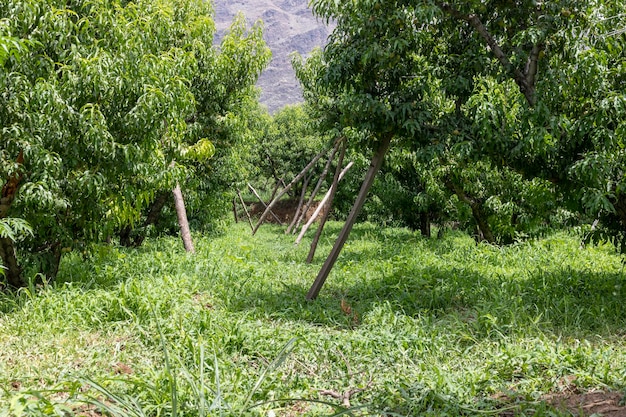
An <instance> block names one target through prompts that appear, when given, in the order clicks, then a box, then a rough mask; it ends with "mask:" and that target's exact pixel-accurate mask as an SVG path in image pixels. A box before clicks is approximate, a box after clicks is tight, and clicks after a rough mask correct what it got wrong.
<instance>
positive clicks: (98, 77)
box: [0, 0, 269, 272]
mask: <svg viewBox="0 0 626 417" xmlns="http://www.w3.org/2000/svg"><path fill="white" fill-rule="evenodd" d="M211 12H212V10H211V7H210V5H209V3H208V2H205V1H202V0H157V1H153V0H138V1H134V2H127V1H115V0H89V1H83V0H76V1H71V2H66V1H60V0H8V1H4V2H2V4H0V50H1V51H2V52H0V58H1V60H0V64H2V66H0V129H1V130H0V183H2V184H9V183H10V182H11V180H17V181H13V182H14V183H16V184H17V186H18V187H19V189H18V190H17V191H16V192H15V190H13V191H14V192H13V196H14V197H15V200H13V199H10V200H11V201H9V199H5V200H3V201H2V204H3V206H2V210H0V214H1V217H4V216H5V215H10V216H12V217H18V218H22V219H24V220H26V221H28V223H29V224H31V225H32V226H33V228H34V238H32V239H29V240H28V241H27V242H26V245H25V246H24V248H25V249H27V251H29V252H31V253H35V252H42V253H54V254H55V255H56V254H58V253H59V250H60V249H61V248H62V247H69V246H72V245H75V244H76V242H78V241H80V242H88V241H91V240H97V239H101V238H104V237H106V236H108V235H109V234H110V233H111V231H112V230H114V229H115V228H117V227H119V226H121V225H125V224H129V223H133V222H136V221H137V220H138V219H139V216H140V214H141V212H142V209H143V208H145V207H147V206H148V205H149V203H150V202H151V200H152V199H153V198H154V195H155V193H156V192H158V191H159V190H163V189H171V187H172V186H173V184H175V183H176V182H177V181H182V180H184V178H185V177H186V175H189V174H191V173H192V172H193V171H191V170H190V169H191V168H192V167H193V166H194V164H205V165H206V161H207V160H208V159H209V158H211V156H212V155H213V153H214V152H215V147H214V144H213V142H215V136H213V137H210V136H209V133H210V132H209V131H208V130H209V129H210V127H211V126H216V124H218V122H219V121H220V120H221V118H223V117H225V116H227V115H228V112H229V111H232V108H234V107H236V105H235V104H233V103H238V102H239V101H241V100H243V99H244V98H245V97H246V95H249V94H250V88H251V85H252V84H253V83H254V81H255V80H256V77H258V73H259V72H260V71H261V69H262V68H263V67H264V66H265V65H266V63H267V60H268V58H269V51H268V49H267V47H265V45H264V43H263V42H262V40H261V39H260V31H261V28H260V26H258V27H256V28H255V29H254V30H253V31H252V33H251V34H248V33H246V30H245V24H244V23H243V19H242V18H239V20H238V21H236V23H235V24H234V26H233V28H232V30H231V33H230V34H229V35H228V36H226V38H225V39H224V41H223V42H222V45H221V49H220V48H216V47H214V46H213V36H214V24H213V20H212V18H211ZM220 52H221V53H220ZM211 121H212V122H213V123H209V122H211ZM21 159H23V161H22V160H21ZM17 161H20V163H17ZM174 161H176V163H174ZM3 192H4V190H3ZM3 197H4V196H3ZM9 252H10V251H9ZM0 253H3V254H5V253H6V251H4V252H0ZM3 261H5V263H6V259H5V257H4V256H3ZM41 269H42V270H46V266H45V265H43V266H42V268H41ZM48 272H49V271H48ZM52 272H54V271H52Z"/></svg>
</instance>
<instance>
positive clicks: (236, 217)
mask: <svg viewBox="0 0 626 417" xmlns="http://www.w3.org/2000/svg"><path fill="white" fill-rule="evenodd" d="M233 215H234V216H235V223H239V216H238V215H237V197H233Z"/></svg>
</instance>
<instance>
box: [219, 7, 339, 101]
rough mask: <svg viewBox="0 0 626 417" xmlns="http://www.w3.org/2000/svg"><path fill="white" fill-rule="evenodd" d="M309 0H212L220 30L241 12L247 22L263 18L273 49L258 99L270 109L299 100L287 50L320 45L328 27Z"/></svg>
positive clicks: (323, 41) (309, 48) (299, 91)
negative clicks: (317, 15)
mask: <svg viewBox="0 0 626 417" xmlns="http://www.w3.org/2000/svg"><path fill="white" fill-rule="evenodd" d="M307 3H308V0H248V1H245V0H234V1H232V0H214V8H215V24H216V27H217V31H218V36H219V34H223V33H224V31H225V30H227V29H228V27H229V25H230V23H231V22H232V20H233V17H234V16H235V15H236V14H237V13H238V12H242V13H243V14H244V15H245V17H246V19H247V20H248V22H249V23H250V24H252V23H254V22H256V21H257V20H258V19H261V20H263V22H264V26H265V30H264V38H265V41H266V42H267V44H268V46H269V47H270V48H271V50H272V61H271V63H270V65H269V67H268V68H267V69H266V70H265V72H264V73H263V74H262V75H261V78H260V79H259V83H258V85H259V87H260V88H261V90H262V93H261V103H263V104H265V105H266V106H267V108H268V110H269V111H270V112H274V111H275V110H277V109H279V108H281V107H283V106H285V105H286V104H294V103H298V102H301V101H302V92H301V90H300V85H299V84H298V81H297V79H296V77H295V74H294V71H293V68H292V67H291V58H290V54H291V53H292V52H294V51H295V52H298V53H300V54H302V55H306V54H308V53H309V52H310V51H311V50H312V49H313V48H315V47H317V46H323V45H324V44H325V42H326V39H327V38H328V35H329V34H330V32H331V28H329V27H328V26H326V25H325V24H324V22H322V21H321V20H320V19H317V18H316V17H314V16H313V14H312V13H311V10H310V9H309V8H308V5H307Z"/></svg>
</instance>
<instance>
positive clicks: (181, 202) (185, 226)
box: [172, 184, 196, 253]
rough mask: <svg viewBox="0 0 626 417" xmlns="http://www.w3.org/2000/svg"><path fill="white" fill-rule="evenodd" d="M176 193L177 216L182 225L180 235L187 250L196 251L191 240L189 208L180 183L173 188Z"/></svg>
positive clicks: (174, 193) (179, 223) (179, 224)
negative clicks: (187, 208)
mask: <svg viewBox="0 0 626 417" xmlns="http://www.w3.org/2000/svg"><path fill="white" fill-rule="evenodd" d="M172 194H173V195H174V206H175V207H176V217H177V218H178V226H179V227H180V237H181V239H182V240H183V246H185V250H186V251H187V252H191V253H195V252H196V249H195V248H194V246H193V241H192V240H191V230H190V229H189V221H188V220H187V210H186V209H185V199H184V198H183V192H182V190H181V189H180V185H179V184H176V187H174V189H173V190H172Z"/></svg>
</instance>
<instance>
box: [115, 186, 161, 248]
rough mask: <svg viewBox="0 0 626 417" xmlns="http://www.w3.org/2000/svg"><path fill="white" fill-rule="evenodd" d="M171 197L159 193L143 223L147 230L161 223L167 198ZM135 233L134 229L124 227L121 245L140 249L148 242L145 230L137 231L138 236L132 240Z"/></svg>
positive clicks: (121, 233)
mask: <svg viewBox="0 0 626 417" xmlns="http://www.w3.org/2000/svg"><path fill="white" fill-rule="evenodd" d="M168 197H169V193H165V192H161V193H158V194H157V196H156V198H155V199H154V201H153V202H152V204H150V207H149V209H148V214H147V216H146V220H144V222H143V227H144V228H146V227H148V226H150V225H153V224H157V223H158V221H159V217H160V216H161V212H162V211H163V207H165V204H166V203H167V198H168ZM132 232H133V228H132V227H131V226H124V227H123V228H122V229H121V230H120V232H119V236H120V245H122V246H126V247H136V248H138V247H139V246H141V245H142V244H143V241H144V240H146V232H145V230H139V231H137V234H136V235H135V236H134V237H132V238H131V235H132Z"/></svg>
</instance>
